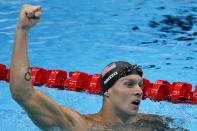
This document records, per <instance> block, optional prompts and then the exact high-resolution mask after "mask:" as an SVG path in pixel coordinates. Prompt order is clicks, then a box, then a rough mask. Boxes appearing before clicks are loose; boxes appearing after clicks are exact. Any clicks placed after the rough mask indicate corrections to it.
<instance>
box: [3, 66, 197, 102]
mask: <svg viewBox="0 0 197 131" xmlns="http://www.w3.org/2000/svg"><path fill="white" fill-rule="evenodd" d="M67 74H68V73H67V72H66V71H62V70H46V69H43V68H39V67H31V77H32V84H33V85H34V86H42V85H46V86H47V87H49V88H59V89H62V90H63V89H67V90H73V91H87V92H89V93H91V94H99V95H101V89H100V77H101V75H100V74H94V75H89V74H87V73H84V72H78V71H76V72H69V78H68V77H67ZM0 80H1V81H6V82H9V80H10V69H6V65H3V64H0ZM142 91H143V97H142V99H143V100H144V99H147V98H149V99H151V100H153V101H162V100H166V101H168V102H173V103H187V104H197V85H196V87H195V90H194V91H193V92H192V85H191V84H189V83H186V82H173V83H172V84H170V83H169V82H168V81H166V80H157V81H155V82H154V83H151V82H150V81H149V80H148V79H145V78H143V87H142Z"/></svg>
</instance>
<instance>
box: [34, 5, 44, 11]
mask: <svg viewBox="0 0 197 131" xmlns="http://www.w3.org/2000/svg"><path fill="white" fill-rule="evenodd" d="M41 9H42V7H41V6H40V5H38V6H32V12H37V11H40V10H41Z"/></svg>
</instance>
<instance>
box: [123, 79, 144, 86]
mask: <svg viewBox="0 0 197 131" xmlns="http://www.w3.org/2000/svg"><path fill="white" fill-rule="evenodd" d="M128 83H133V84H136V83H137V81H136V80H133V79H128V80H126V81H124V83H123V84H124V85H126V84H128ZM138 83H139V84H143V80H140V81H139V82H138Z"/></svg>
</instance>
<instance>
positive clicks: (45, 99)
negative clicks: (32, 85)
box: [21, 90, 63, 129]
mask: <svg viewBox="0 0 197 131" xmlns="http://www.w3.org/2000/svg"><path fill="white" fill-rule="evenodd" d="M21 105H22V107H23V108H24V109H25V111H26V112H27V114H28V116H29V117H30V118H31V120H32V121H33V122H34V123H35V124H36V125H37V126H38V127H40V128H42V129H43V128H44V129H47V128H51V127H58V126H60V125H59V123H60V121H62V120H61V119H63V115H62V111H61V109H60V106H59V105H58V104H57V103H56V102H55V101H53V100H52V99H51V98H50V97H49V96H47V95H46V94H45V93H43V92H41V91H37V90H33V93H32V96H31V97H30V98H29V99H28V100H27V101H25V102H24V103H23V104H21Z"/></svg>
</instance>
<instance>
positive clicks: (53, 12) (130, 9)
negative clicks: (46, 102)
mask: <svg viewBox="0 0 197 131" xmlns="http://www.w3.org/2000/svg"><path fill="white" fill-rule="evenodd" d="M23 4H32V5H42V7H43V8H42V19H41V21H40V22H39V23H38V24H37V25H36V26H35V27H33V28H32V29H31V30H30V34H29V46H28V55H29V60H30V64H31V66H32V67H42V68H45V69H48V70H49V69H60V70H65V71H68V72H70V71H83V72H86V73H89V74H96V73H100V72H101V70H102V69H103V67H104V66H105V65H107V64H108V63H110V62H111V61H117V60H124V61H129V62H130V63H132V64H139V65H141V66H142V68H143V70H144V77H145V78H147V79H149V80H150V81H151V82H154V81H156V80H158V79H162V80H167V81H169V82H170V83H172V82H175V81H176V82H180V81H184V82H188V83H191V84H192V85H193V90H194V86H195V85H197V82H196V76H197V66H196V65H197V61H196V58H197V57H196V56H197V55H196V53H197V41H196V35H197V33H196V30H197V19H196V18H197V17H196V13H197V2H195V0H148V1H147V0H138V1H134V0H105V1H93V0H75V1H73V0H60V1H55V0H50V1H41V0H31V1H30V2H27V1H25V0H20V1H15V0H9V1H6V0H0V40H1V43H0V47H1V48H0V63H2V64H5V65H6V66H7V68H9V67H10V60H11V53H12V47H13V42H14V32H15V26H16V23H17V19H18V15H19V12H20V8H21V6H22V5H23ZM35 88H36V89H39V90H42V91H43V92H45V93H46V94H48V95H49V96H50V97H52V98H53V99H54V100H55V101H57V103H59V104H63V105H66V106H68V107H71V108H73V109H75V110H77V111H78V112H80V113H82V114H87V113H96V112H98V111H99V110H100V108H101V105H102V97H101V96H97V95H90V94H87V93H79V92H71V91H66V90H57V89H51V88H50V89H49V88H47V87H45V86H42V87H35ZM87 102H88V104H87ZM139 112H141V113H152V114H157V115H162V116H164V117H171V118H173V119H175V123H174V124H172V126H177V125H178V126H179V127H183V128H185V129H188V130H191V131H195V130H196V128H197V115H196V112H197V105H187V104H172V103H168V102H152V101H150V100H149V99H147V100H144V101H142V103H141V106H140V111H139ZM0 130H1V131H4V130H5V131H13V130H17V131H21V130H22V131H23V130H24V131H37V130H39V129H38V128H37V127H36V126H35V125H34V124H33V123H32V122H31V120H30V119H29V118H28V116H27V114H26V113H25V112H24V111H23V109H22V108H21V107H20V106H19V105H18V104H17V103H15V102H14V100H12V98H11V95H10V91H9V83H6V82H3V81H0Z"/></svg>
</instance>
